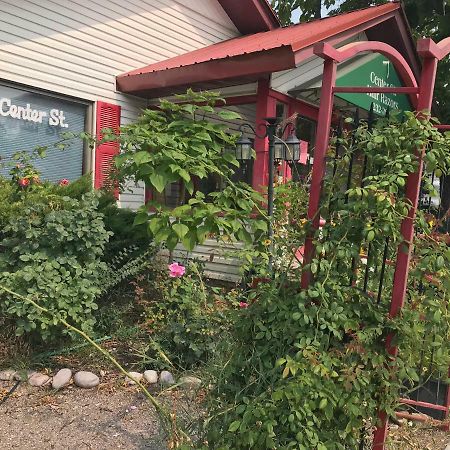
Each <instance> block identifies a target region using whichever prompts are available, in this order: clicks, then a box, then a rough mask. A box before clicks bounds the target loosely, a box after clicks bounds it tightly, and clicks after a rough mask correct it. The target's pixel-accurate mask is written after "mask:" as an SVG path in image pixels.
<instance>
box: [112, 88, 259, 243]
mask: <svg viewBox="0 0 450 450" xmlns="http://www.w3.org/2000/svg"><path fill="white" fill-rule="evenodd" d="M178 100H179V101H182V102H188V103H178V104H176V103H172V102H169V101H166V100H162V101H161V104H160V106H159V108H158V109H152V110H150V109H148V110H145V111H144V113H143V114H142V116H141V117H140V118H139V120H138V121H137V122H136V123H135V124H132V125H128V126H125V127H123V128H122V129H121V132H120V136H116V135H115V134H109V135H108V134H107V133H105V139H106V140H119V141H120V144H121V148H122V149H123V152H122V153H121V154H120V155H119V156H118V157H117V158H116V165H117V169H118V176H119V178H120V179H130V178H131V179H134V180H135V181H143V182H144V183H145V185H146V187H147V188H148V189H151V190H153V191H155V192H158V193H161V192H163V191H164V190H165V189H166V188H167V186H168V185H169V184H171V183H174V182H178V183H179V185H180V186H181V193H180V199H181V200H180V202H181V204H180V205H179V206H178V207H177V208H175V209H173V210H169V209H168V208H166V207H165V206H164V204H161V203H160V202H159V201H158V200H157V199H156V200H154V201H152V202H150V203H149V204H147V205H146V206H144V207H142V208H141V209H140V213H139V215H138V216H137V218H136V220H135V225H141V226H145V227H146V228H147V230H148V232H149V234H150V236H151V237H152V238H153V239H154V240H155V242H156V243H164V244H165V245H166V246H167V247H168V248H169V249H170V250H172V249H174V248H175V246H176V245H177V244H178V243H182V244H183V245H184V247H185V248H187V249H189V250H192V249H193V248H194V247H195V246H196V245H197V244H199V243H202V242H203V241H204V240H205V239H206V237H209V236H215V237H217V238H220V237H232V238H235V239H238V240H243V241H244V242H247V243H251V242H252V240H253V237H252V232H253V233H254V234H253V236H254V237H255V238H256V239H257V238H258V236H260V235H261V233H262V232H264V230H266V229H267V225H266V224H265V223H264V222H263V221H262V220H250V215H251V213H252V212H253V211H254V210H258V209H259V203H260V202H261V201H262V197H261V196H260V195H259V194H258V193H257V192H255V191H254V190H253V189H252V188H251V187H249V186H248V185H244V184H234V183H232V182H231V180H230V176H231V175H232V174H233V173H234V170H235V169H236V168H237V167H239V163H238V161H237V160H236V158H235V157H234V155H233V154H232V153H230V152H226V151H224V150H225V149H227V148H229V147H233V146H234V144H235V140H236V135H234V134H231V133H229V132H228V130H227V126H226V125H224V124H222V123H214V122H213V121H212V120H211V118H222V119H228V120H230V119H237V118H239V115H238V114H236V113H233V112H230V111H217V110H216V109H215V105H216V104H221V103H224V100H223V99H221V98H220V97H219V96H218V94H215V93H194V92H193V91H191V90H189V91H188V93H187V94H186V95H183V96H178ZM206 114H207V115H208V119H206V117H205V116H206ZM211 175H215V176H218V177H220V178H222V179H223V180H224V181H225V182H227V183H228V186H227V187H225V188H224V189H223V190H221V191H220V192H213V193H210V194H208V195H207V196H206V197H205V196H204V195H203V194H202V193H201V192H196V191H195V188H194V182H195V181H198V180H204V179H206V178H208V177H209V176H211ZM156 198H157V196H156ZM149 208H152V209H153V210H152V212H151V213H149ZM173 219H175V220H173Z"/></svg>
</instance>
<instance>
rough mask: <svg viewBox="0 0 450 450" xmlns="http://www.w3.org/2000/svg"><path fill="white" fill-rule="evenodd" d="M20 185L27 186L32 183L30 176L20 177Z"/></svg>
mask: <svg viewBox="0 0 450 450" xmlns="http://www.w3.org/2000/svg"><path fill="white" fill-rule="evenodd" d="M18 183H19V186H21V187H26V186H28V185H29V184H30V180H29V179H28V178H19V181H18Z"/></svg>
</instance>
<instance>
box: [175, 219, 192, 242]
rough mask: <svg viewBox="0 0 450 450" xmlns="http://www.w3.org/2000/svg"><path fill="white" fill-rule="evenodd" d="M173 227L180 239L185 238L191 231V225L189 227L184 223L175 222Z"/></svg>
mask: <svg viewBox="0 0 450 450" xmlns="http://www.w3.org/2000/svg"><path fill="white" fill-rule="evenodd" d="M172 229H173V231H175V233H177V236H178V237H179V238H180V239H183V238H184V236H186V234H187V232H188V231H189V227H187V226H186V225H185V224H184V223H174V224H173V225H172Z"/></svg>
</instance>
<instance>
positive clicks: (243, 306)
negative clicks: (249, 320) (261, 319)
mask: <svg viewBox="0 0 450 450" xmlns="http://www.w3.org/2000/svg"><path fill="white" fill-rule="evenodd" d="M239 308H242V309H246V308H248V303H246V302H239Z"/></svg>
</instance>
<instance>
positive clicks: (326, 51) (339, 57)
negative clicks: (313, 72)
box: [314, 41, 418, 107]
mask: <svg viewBox="0 0 450 450" xmlns="http://www.w3.org/2000/svg"><path fill="white" fill-rule="evenodd" d="M365 52H372V53H380V54H382V55H384V56H386V57H387V58H389V60H390V61H391V62H392V63H393V64H394V67H395V68H396V69H397V72H398V74H399V76H400V78H401V80H402V81H403V83H404V84H405V86H407V87H413V88H417V87H418V85H417V80H416V77H415V76H414V73H413V71H412V70H411V67H410V66H409V64H408V62H407V61H406V59H405V58H404V57H403V56H402V55H401V53H400V52H399V51H397V50H396V49H395V48H394V47H391V46H390V45H388V44H386V43H385V42H378V41H366V42H352V43H350V44H347V45H344V46H343V47H341V48H340V49H335V48H334V47H332V46H331V45H330V44H327V43H325V42H321V43H318V44H316V45H315V46H314V53H315V54H316V55H318V56H320V57H322V58H324V59H332V60H333V61H335V62H337V63H340V62H343V61H347V60H348V59H350V58H353V57H355V56H356V55H358V54H359V53H365ZM409 96H410V99H411V102H412V104H413V106H414V107H416V106H417V94H414V93H410V94H409Z"/></svg>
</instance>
